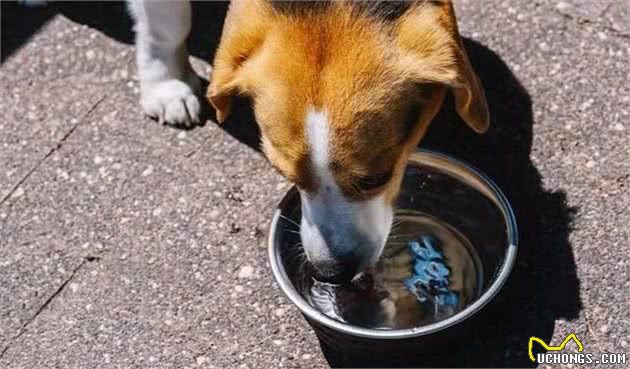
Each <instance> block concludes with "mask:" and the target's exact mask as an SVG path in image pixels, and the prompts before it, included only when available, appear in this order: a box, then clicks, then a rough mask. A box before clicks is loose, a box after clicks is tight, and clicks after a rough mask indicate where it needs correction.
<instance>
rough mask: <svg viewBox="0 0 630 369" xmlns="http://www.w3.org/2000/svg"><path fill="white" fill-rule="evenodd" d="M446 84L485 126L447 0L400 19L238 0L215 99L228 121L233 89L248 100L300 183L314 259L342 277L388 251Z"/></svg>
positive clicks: (480, 96) (324, 272) (274, 151)
mask: <svg viewBox="0 0 630 369" xmlns="http://www.w3.org/2000/svg"><path fill="white" fill-rule="evenodd" d="M359 3H360V2H359ZM449 89H450V90H451V91H452V92H453V94H454V96H455V102H456V109H457V111H458V113H459V115H460V116H461V117H462V118H463V120H464V121H466V122H467V123H468V124H469V125H470V126H471V127H472V128H473V129H474V130H475V131H477V132H484V131H485V130H486V129H487V126H488V110H487V106H486V101H485V97H484V93H483V90H482V87H481V85H480V83H479V81H478V79H477V77H476V75H475V74H474V72H473V70H472V67H471V65H470V63H469V61H468V57H467V55H466V52H465V50H464V49H463V46H462V41H461V39H460V37H459V34H458V31H457V26H456V23H455V17H454V13H453V9H452V6H451V4H450V3H449V2H439V1H434V2H419V3H417V4H416V3H409V6H408V7H407V8H406V9H404V11H402V12H401V14H399V15H397V16H396V17H393V18H392V17H379V16H378V14H375V13H373V12H370V11H369V10H366V9H362V8H360V7H358V6H357V5H356V4H354V2H340V3H336V2H335V3H325V4H321V3H315V4H311V5H309V6H306V7H304V8H302V7H299V6H285V7H277V6H274V5H273V4H271V3H268V2H264V1H234V2H233V3H232V4H231V8H230V10H229V13H228V16H227V18H226V23H225V26H224V32H223V35H222V39H221V43H220V45H219V49H218V51H217V55H216V58H215V61H214V71H213V76H212V83H211V85H210V88H209V92H208V98H209V100H210V102H211V104H212V105H213V106H214V107H215V109H216V112H217V119H218V120H219V121H220V122H221V121H223V120H224V119H226V118H227V116H228V114H229V112H230V98H231V96H233V95H235V94H241V95H246V96H249V97H251V99H252V101H253V105H254V112H255V115H256V120H257V121H258V124H259V125H260V128H261V132H262V143H263V151H264V152H265V154H266V156H267V157H268V159H269V161H270V162H271V163H272V164H273V166H274V167H276V168H277V169H278V170H279V171H280V172H281V173H282V174H283V175H285V176H286V177H287V178H288V179H289V180H290V181H291V182H293V183H295V184H296V185H297V187H298V188H299V190H300V193H301V199H302V220H301V230H300V232H301V238H302V242H303V245H304V249H305V251H306V254H307V256H308V259H309V261H310V262H311V263H312V264H313V265H314V266H315V269H316V270H317V271H318V272H319V274H320V275H321V277H323V278H324V279H329V280H333V281H340V280H348V279H351V278H352V277H353V276H354V275H355V274H356V273H357V272H359V271H360V270H362V269H363V268H365V267H367V266H369V265H371V264H373V263H375V262H376V261H377V260H378V258H379V257H380V254H381V252H382V249H383V247H384V245H385V242H386V240H387V237H388V234H389V231H390V228H391V223H392V218H393V206H394V201H395V199H396V196H397V194H398V191H399V187H400V183H401V179H402V174H403V170H404V167H405V163H406V160H407V158H408V156H409V154H410V153H411V152H413V151H414V150H415V149H416V145H417V144H418V142H419V141H420V139H421V138H422V136H423V135H424V133H425V131H426V128H427V126H428V124H429V122H430V121H431V119H432V118H433V117H434V115H435V114H436V113H437V111H438V110H439V108H440V106H441V104H442V101H443V99H444V96H445V94H446V92H447V91H448V90H449Z"/></svg>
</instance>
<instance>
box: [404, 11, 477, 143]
mask: <svg viewBox="0 0 630 369" xmlns="http://www.w3.org/2000/svg"><path fill="white" fill-rule="evenodd" d="M397 39H398V43H399V46H400V47H401V49H402V50H403V54H404V55H403V58H401V61H402V62H403V63H404V67H403V68H405V69H406V71H407V73H408V74H410V75H411V78H414V79H415V80H417V81H419V82H432V83H440V84H444V85H447V86H449V87H450V89H451V91H452V92H453V95H454V96H455V108H456V110H457V113H458V114H459V116H460V117H461V118H462V119H463V120H464V121H465V122H466V123H467V124H468V125H469V126H470V127H471V128H472V129H474V130H475V131H476V132H478V133H484V132H486V130H487V129H488V125H489V121H490V117H489V113H488V104H487V102H486V96H485V93H484V91H483V87H482V85H481V81H479V78H478V77H477V75H476V74H475V71H474V70H473V68H472V65H471V64H470V60H469V59H468V55H467V54H466V50H465V49H464V44H463V42H462V39H461V37H460V36H459V31H458V29H457V21H456V19H455V12H454V10H453V6H452V4H451V2H450V1H435V2H426V3H422V4H421V5H418V7H417V8H415V9H411V10H410V11H409V12H408V13H407V14H405V15H404V16H403V17H402V18H401V19H400V21H399V23H398V25H397Z"/></svg>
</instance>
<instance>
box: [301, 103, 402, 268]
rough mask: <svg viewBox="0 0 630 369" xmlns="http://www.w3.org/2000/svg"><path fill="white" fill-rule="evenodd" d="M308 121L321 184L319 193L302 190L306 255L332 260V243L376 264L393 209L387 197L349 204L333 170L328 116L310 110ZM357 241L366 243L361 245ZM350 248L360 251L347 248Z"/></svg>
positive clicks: (319, 184)
mask: <svg viewBox="0 0 630 369" xmlns="http://www.w3.org/2000/svg"><path fill="white" fill-rule="evenodd" d="M305 119H306V127H305V131H306V132H305V133H306V138H307V141H308V147H309V153H310V158H311V161H312V163H313V167H314V172H315V173H313V174H314V176H315V178H316V180H317V183H318V188H317V190H316V191H315V193H306V192H304V191H300V193H301V197H302V224H301V229H302V231H301V235H302V243H303V244H304V248H305V250H306V254H307V255H308V256H309V258H311V259H319V260H321V259H325V258H329V257H330V255H331V252H330V249H331V247H332V245H329V244H327V242H328V243H331V242H332V243H334V244H335V245H334V246H335V247H336V249H337V252H339V250H340V249H341V250H343V251H344V252H351V251H353V252H358V253H359V254H361V255H362V257H363V259H364V264H365V265H364V266H367V265H369V264H373V263H375V262H376V261H377V260H378V258H379V256H380V254H381V252H382V251H383V246H384V245H385V240H386V238H387V235H388V233H389V230H390V226H391V222H392V218H393V210H392V208H391V206H390V205H389V204H387V202H386V201H385V199H384V198H383V196H377V197H374V198H372V199H370V200H366V201H362V202H356V201H349V200H348V199H347V198H346V197H345V196H344V194H343V192H342V191H341V189H340V188H339V186H338V185H337V183H336V181H335V178H334V176H333V173H332V172H331V171H330V167H329V165H330V155H329V154H330V141H331V140H330V139H331V136H330V135H331V133H330V126H329V121H328V118H327V115H326V113H325V112H322V111H317V110H314V109H310V110H309V111H308V112H307V114H306V117H305ZM322 230H326V231H325V232H323V231H322ZM325 233H327V234H325ZM357 238H361V240H362V241H364V242H361V244H360V245H357ZM346 245H348V247H358V248H359V249H358V250H350V249H344V247H346Z"/></svg>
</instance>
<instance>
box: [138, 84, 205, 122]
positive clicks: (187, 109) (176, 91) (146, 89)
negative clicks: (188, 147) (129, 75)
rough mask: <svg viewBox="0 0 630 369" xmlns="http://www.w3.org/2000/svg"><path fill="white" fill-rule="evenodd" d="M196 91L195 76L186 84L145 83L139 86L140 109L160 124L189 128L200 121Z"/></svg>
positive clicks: (199, 106)
mask: <svg viewBox="0 0 630 369" xmlns="http://www.w3.org/2000/svg"><path fill="white" fill-rule="evenodd" d="M198 90H199V78H198V77H197V76H196V75H195V76H191V77H189V81H188V83H186V82H183V81H180V80H178V79H167V80H164V81H158V82H145V83H143V84H142V86H141V104H142V109H144V112H145V113H146V114H147V115H148V116H150V117H152V118H155V119H157V120H158V122H160V123H162V124H173V125H183V126H186V127H190V126H192V125H193V124H198V123H199V119H200V114H201V104H200V102H199V97H198V95H197V92H198Z"/></svg>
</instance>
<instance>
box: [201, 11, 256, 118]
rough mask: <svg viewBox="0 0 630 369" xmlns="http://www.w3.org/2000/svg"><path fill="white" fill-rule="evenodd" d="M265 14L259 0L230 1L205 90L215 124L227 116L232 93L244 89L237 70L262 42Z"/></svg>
mask: <svg viewBox="0 0 630 369" xmlns="http://www.w3.org/2000/svg"><path fill="white" fill-rule="evenodd" d="M268 17H269V15H268V8H267V6H266V4H265V3H264V2H262V1H258V0H233V1H232V2H231V3H230V7H229V9H228V13H227V16H226V18H225V23H224V26H223V34H222V35H221V42H220V43H219V47H218V48H217V52H216V55H215V58H214V63H213V70H212V82H210V86H209V87H208V93H207V97H208V101H209V102H210V104H212V106H213V107H214V109H215V110H216V115H217V121H218V122H219V123H222V122H223V121H225V120H226V119H227V117H228V116H229V115H230V108H231V100H232V96H234V95H236V94H238V93H243V92H245V91H244V85H243V84H244V80H243V78H242V75H241V71H242V69H243V67H244V66H245V64H246V63H247V61H248V59H249V58H250V56H252V55H253V53H254V52H255V51H256V50H257V49H258V48H259V47H260V45H262V42H263V40H264V36H265V34H266V29H267V26H266V21H267V20H268Z"/></svg>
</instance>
